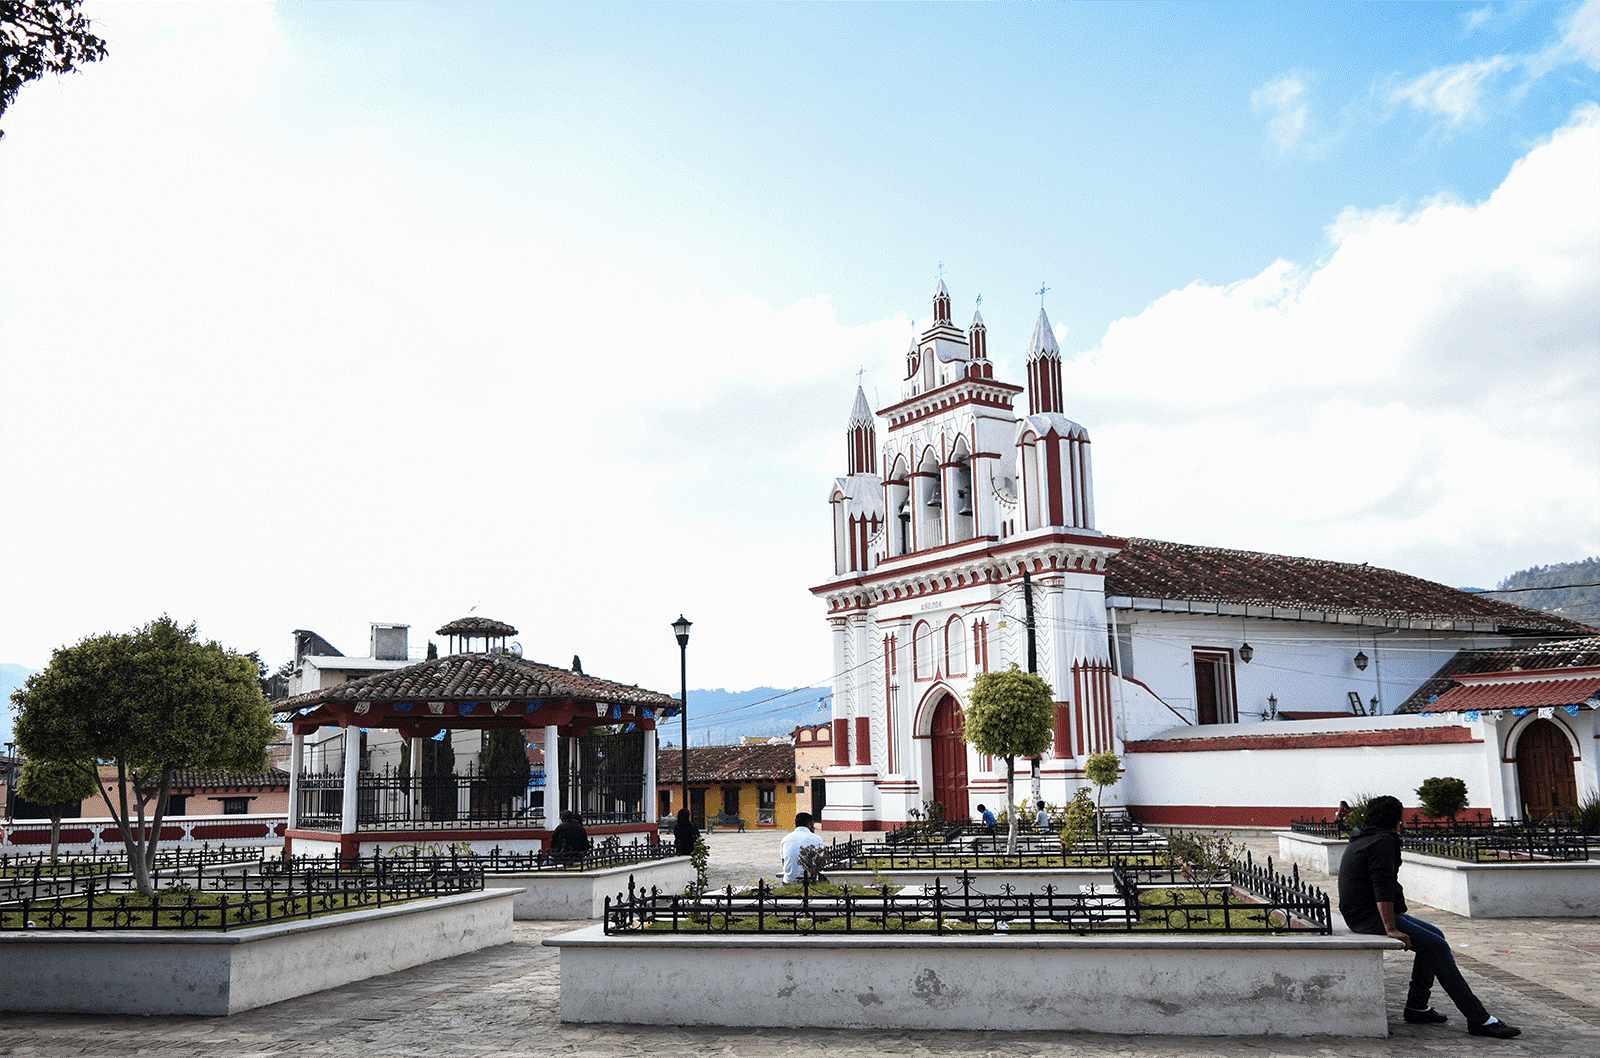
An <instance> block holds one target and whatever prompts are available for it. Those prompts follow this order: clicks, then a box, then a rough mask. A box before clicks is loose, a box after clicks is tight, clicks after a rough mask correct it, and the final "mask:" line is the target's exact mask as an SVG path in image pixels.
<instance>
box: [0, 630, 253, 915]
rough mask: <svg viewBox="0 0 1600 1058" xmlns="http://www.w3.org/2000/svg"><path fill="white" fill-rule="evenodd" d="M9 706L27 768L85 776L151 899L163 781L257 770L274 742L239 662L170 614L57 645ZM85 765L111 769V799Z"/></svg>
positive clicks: (248, 670) (247, 667)
mask: <svg viewBox="0 0 1600 1058" xmlns="http://www.w3.org/2000/svg"><path fill="white" fill-rule="evenodd" d="M11 701H12V702H13V704H14V705H15V706H16V708H17V721H16V736H17V745H18V746H20V747H21V748H22V750H23V752H24V753H26V754H27V756H28V758H29V760H37V761H42V762H58V763H65V764H71V765H76V766H78V767H81V768H85V769H91V770H93V771H94V773H95V783H96V785H97V786H98V787H99V790H100V795H101V796H102V797H103V798H105V802H106V807H107V808H108V809H110V811H111V816H112V818H113V819H115V820H116V823H117V827H118V829H119V830H121V832H122V841H123V845H124V847H125V848H126V850H127V853H128V867H129V869H130V870H131V871H132V872H133V876H134V880H135V883H136V884H137V885H138V887H139V891H140V892H142V893H145V894H146V895H153V894H154V888H153V887H152V886H151V883H150V871H151V868H152V867H153V866H154V864H155V854H156V844H157V842H158V840H159V838H160V835H161V824H162V821H163V817H164V816H165V813H166V806H167V795H168V794H169V793H171V791H172V776H173V773H174V772H176V771H178V770H179V769H182V768H205V769H210V770H215V771H222V772H258V771H262V770H263V769H265V768H266V766H267V753H266V747H267V743H269V742H271V741H272V739H273V738H274V737H275V736H276V735H277V729H276V728H275V727H273V724H272V715H271V713H270V711H269V710H268V708H267V703H266V701H265V700H263V699H262V697H261V687H260V685H259V684H258V683H257V671H256V665H255V662H254V661H252V660H251V658H250V656H249V655H247V654H238V653H235V652H234V651H231V650H227V649H224V648H223V647H222V646H221V645H219V644H217V643H215V642H205V643H202V642H200V641H199V640H197V639H196V638H195V628H194V625H192V624H190V625H188V626H186V627H185V626H179V625H178V624H177V623H176V622H174V621H173V620H172V619H171V618H170V617H161V618H159V619H157V620H155V621H151V622H150V623H149V624H147V625H145V626H144V627H142V628H138V629H135V630H134V631H132V632H129V633H126V634H123V635H116V634H113V633H107V634H105V635H99V636H90V637H88V638H85V639H83V640H82V641H80V642H78V643H77V644H75V645H73V646H70V647H59V648H57V650H56V651H55V654H54V655H53V656H52V657H51V659H50V664H49V666H48V667H47V668H46V669H45V670H44V671H43V672H38V673H35V674H33V675H32V676H29V677H28V682H27V683H26V684H24V685H23V687H22V688H21V689H19V690H17V691H16V692H15V693H13V694H12V696H11ZM96 761H101V762H104V763H106V764H114V765H115V766H116V779H115V785H116V792H115V795H114V796H113V794H112V792H111V791H110V790H108V789H107V786H106V782H105V781H103V780H102V779H101V778H100V776H99V770H98V769H97V768H94V762H96ZM130 795H131V796H132V799H133V805H132V806H131V807H130V805H129V797H130ZM152 801H154V802H155V813H154V818H153V820H151V821H150V822H149V825H148V826H147V825H146V821H147V814H146V808H147V807H148V806H149V805H150V803H151V802H152ZM135 814H137V816H138V823H137V824H135V823H134V821H133V818H132V817H133V815H135Z"/></svg>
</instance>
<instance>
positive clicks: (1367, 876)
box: [1339, 794, 1522, 1040]
mask: <svg viewBox="0 0 1600 1058" xmlns="http://www.w3.org/2000/svg"><path fill="white" fill-rule="evenodd" d="M1403 811H1404V810H1403V809H1402V807H1401V805H1400V800H1399V798H1396V797H1390V796H1388V795H1387V794H1386V795H1384V796H1382V797H1374V798H1373V799H1372V800H1371V801H1369V802H1367V814H1366V818H1365V820H1363V822H1362V825H1361V826H1359V827H1357V828H1356V829H1355V831H1354V832H1353V833H1351V835H1350V844H1349V846H1348V847H1347V848H1346V849H1345V852H1344V859H1343V860H1342V861H1341V862H1340V864H1339V913H1340V914H1341V915H1343V916H1344V922H1345V925H1347V926H1349V927H1350V929H1351V930H1352V931H1354V932H1356V933H1367V934H1371V935H1373V936H1380V937H1381V936H1389V937H1393V938H1394V939H1395V940H1397V941H1399V942H1400V943H1401V944H1404V945H1405V946H1406V949H1407V950H1408V951H1414V952H1416V953H1417V958H1416V962H1415V963H1414V964H1413V965H1412V967H1411V991H1410V992H1409V993H1408V994H1407V995H1406V1007H1405V1019H1406V1021H1407V1022H1408V1023H1410V1024H1412V1025H1437V1024H1441V1023H1443V1022H1446V1021H1449V1020H1450V1019H1449V1018H1448V1017H1446V1016H1445V1015H1443V1014H1441V1013H1439V1012H1438V1011H1437V1010H1434V1009H1433V1007H1432V1006H1430V1005H1429V1003H1428V994H1429V993H1430V992H1431V991H1432V990H1433V982H1434V981H1435V980H1437V981H1438V982H1439V984H1440V985H1441V986H1443V988H1444V990H1445V993H1446V994H1447V995H1449V997H1450V1001H1451V1002H1453V1003H1454V1004H1455V1005H1456V1009H1458V1010H1460V1011H1461V1015H1462V1017H1464V1018H1466V1019H1467V1031H1468V1032H1469V1033H1471V1034H1472V1035H1474V1036H1492V1037H1494V1038H1495V1039H1500V1040H1509V1039H1511V1038H1513V1037H1515V1036H1519V1035H1521V1034H1522V1030H1521V1029H1519V1028H1517V1027H1516V1026H1515V1025H1509V1024H1507V1023H1506V1022H1504V1021H1501V1020H1500V1019H1499V1018H1496V1017H1494V1016H1492V1015H1491V1014H1490V1013H1489V1012H1488V1011H1487V1010H1485V1009H1484V1006H1483V1003H1482V1002H1480V1001H1479V999H1478V997H1477V996H1476V995H1474V994H1473V991H1472V988H1471V986H1470V985H1468V984H1467V982H1466V980H1465V979H1464V978H1463V977H1462V976H1461V970H1460V969H1459V968H1458V967H1457V966H1456V958H1455V956H1454V955H1452V954H1451V953H1450V945H1449V943H1447V942H1446V941H1445V939H1444V933H1443V932H1442V931H1441V930H1440V929H1439V928H1438V927H1437V926H1434V925H1432V924H1431V923H1428V922H1424V921H1423V920H1422V919H1420V918H1416V917H1415V916H1412V915H1408V914H1406V896H1405V891H1404V890H1403V889H1401V887H1400V880H1399V874H1400V834H1399V827H1400V817H1401V815H1402V814H1403Z"/></svg>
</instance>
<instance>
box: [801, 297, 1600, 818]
mask: <svg viewBox="0 0 1600 1058" xmlns="http://www.w3.org/2000/svg"><path fill="white" fill-rule="evenodd" d="M987 343H988V333H987V329H986V327H985V325H984V321H983V319H982V317H981V316H980V315H978V314H977V313H974V315H973V319H972V323H971V325H970V326H969V327H967V329H966V330H962V329H961V328H960V327H959V326H957V325H956V324H955V323H954V322H952V319H951V306H950V294H949V292H948V291H947V290H946V289H945V285H944V283H943V281H942V280H941V281H940V282H939V284H938V286H937V288H936V289H935V292H934V299H933V318H932V320H931V322H929V324H928V325H927V327H926V328H925V329H923V330H922V331H921V333H920V336H919V337H918V338H917V339H916V340H915V341H914V342H913V343H912V345H911V347H910V349H909V350H908V351H907V353H906V374H905V378H904V380H903V382H902V383H901V392H900V399H899V400H898V401H897V402H896V403H894V404H891V405H889V406H888V407H886V408H882V409H879V410H877V411H876V412H874V410H873V409H872V407H871V406H870V405H869V404H868V402H867V398H866V394H865V392H864V391H863V390H861V389H858V390H857V392H856V398H855V404H854V407H853V409H852V411H851V414H850V419H849V423H848V426H847V428H846V442H847V443H846V474H845V476H843V477H840V478H838V479H837V480H836V481H835V483H834V485H833V488H832V491H831V493H830V496H829V502H830V503H831V505H832V509H833V569H832V575H831V576H830V577H829V578H828V579H827V580H826V581H825V582H824V583H823V584H821V585H819V586H817V587H815V588H813V589H812V592H813V593H814V594H815V595H817V596H819V597H820V598H822V599H823V600H825V602H826V604H827V619H828V622H829V625H830V628H831V630H832V634H833V653H834V671H835V672H836V673H837V674H838V675H837V676H836V677H835V683H834V694H833V716H832V723H833V745H834V763H833V765H832V766H831V767H830V768H829V769H828V770H827V772H826V775H825V777H824V781H825V790H826V807H825V808H824V810H823V819H822V825H823V827H824V828H825V829H830V830H881V829H890V828H893V827H895V826H897V825H899V824H901V823H903V822H905V821H907V820H908V819H910V818H912V815H911V813H912V812H913V811H916V810H919V809H921V808H922V807H923V806H924V804H925V803H927V802H937V803H938V804H940V805H941V806H943V808H944V810H945V812H946V814H947V815H950V816H953V817H963V816H968V815H971V814H972V813H973V810H974V808H975V806H976V805H977V804H979V803H986V804H987V805H989V807H991V808H996V809H998V808H1000V807H1001V806H1003V804H1004V801H1005V763H1004V761H1003V760H997V759H992V758H989V757H985V756H983V755H981V754H978V753H977V752H976V751H975V750H973V749H972V748H971V747H970V746H969V745H968V744H967V743H965V742H964V741H963V740H962V738H961V731H962V717H963V710H964V707H965V702H966V696H967V694H968V693H969V691H970V689H971V686H972V680H973V677H975V676H976V675H977V674H978V673H980V672H985V671H989V670H991V669H995V668H1005V667H1007V666H1009V665H1012V664H1015V665H1017V666H1018V667H1019V668H1022V669H1025V670H1029V669H1031V670H1032V671H1035V672H1037V673H1038V674H1039V675H1040V676H1041V677H1042V678H1043V679H1044V680H1045V681H1046V682H1048V683H1049V684H1050V685H1051V687H1052V688H1054V690H1055V695H1056V717H1055V731H1054V745H1053V746H1052V748H1051V749H1050V750H1049V751H1048V752H1047V753H1046V755H1045V756H1044V757H1043V758H1042V759H1041V761H1040V795H1041V796H1042V797H1043V798H1044V799H1045V800H1046V801H1047V802H1049V803H1052V804H1056V805H1061V804H1065V803H1066V802H1067V801H1068V800H1070V799H1071V796H1072V793H1073V792H1074V791H1075V790H1076V789H1077V788H1079V787H1080V786H1083V785H1086V780H1085V779H1084V777H1083V768H1084V763H1085V760H1086V758H1087V757H1088V756H1089V755H1090V754H1093V753H1098V752H1102V751H1107V750H1109V751H1112V752H1116V753H1118V754H1120V755H1122V758H1123V764H1124V769H1125V772H1124V775H1123V778H1122V780H1121V781H1119V783H1118V784H1117V785H1116V786H1115V787H1112V788H1111V789H1110V790H1108V791H1107V803H1111V802H1112V801H1116V802H1118V803H1121V804H1124V805H1127V806H1128V807H1129V808H1130V809H1131V810H1133V811H1134V813H1135V814H1136V815H1137V816H1139V817H1140V818H1142V819H1144V820H1145V821H1146V822H1151V823H1170V824H1186V823H1187V824H1214V825H1223V824H1230V825H1278V826H1281V825H1286V824H1287V823H1288V822H1289V821H1290V820H1291V819H1293V818H1298V817H1302V816H1308V817H1313V818H1314V817H1317V816H1322V815H1331V813H1332V811H1333V809H1334V807H1335V806H1337V804H1338V802H1339V801H1340V800H1345V799H1353V798H1354V797H1356V796H1358V795H1359V794H1361V793H1363V792H1374V793H1376V792H1392V793H1395V794H1397V795H1398V796H1400V797H1401V798H1402V800H1405V801H1407V802H1408V803H1412V802H1413V801H1414V798H1412V797H1410V796H1409V795H1410V792H1411V790H1412V789H1413V788H1414V787H1415V786H1417V785H1419V784H1420V782H1421V781H1422V779H1424V778H1427V777H1428V776H1430V775H1456V776H1458V777H1461V778H1464V779H1466V780H1467V782H1468V786H1469V791H1470V795H1471V796H1472V801H1471V803H1472V805H1474V806H1477V807H1479V808H1481V809H1482V810H1483V811H1485V812H1493V814H1495V815H1496V816H1500V817H1505V816H1507V815H1515V814H1517V813H1518V809H1519V806H1523V805H1526V804H1527V803H1528V802H1529V801H1530V797H1529V794H1530V793H1535V791H1533V790H1532V787H1533V786H1534V785H1536V784H1538V783H1543V782H1545V781H1546V779H1545V778H1542V777H1543V776H1546V775H1554V776H1555V778H1554V779H1552V780H1550V781H1554V782H1558V783H1561V784H1565V785H1561V786H1560V788H1559V789H1556V790H1554V791H1553V792H1550V793H1549V796H1550V797H1552V798H1555V799H1556V800H1559V799H1560V798H1561V797H1564V796H1567V794H1566V793H1565V792H1564V791H1565V790H1566V789H1567V787H1568V786H1570V787H1572V788H1576V789H1580V790H1582V789H1586V788H1588V787H1593V786H1595V785H1597V784H1600V772H1597V770H1596V767H1595V759H1596V752H1595V736H1596V725H1595V715H1596V707H1597V706H1600V699H1595V698H1593V697H1592V696H1590V694H1591V692H1592V691H1593V690H1594V689H1595V688H1591V687H1589V683H1590V682H1593V683H1594V684H1595V687H1600V679H1596V680H1588V681H1586V680H1577V681H1574V680H1572V679H1569V677H1572V676H1578V675H1581V674H1583V673H1582V672H1580V670H1587V674H1588V675H1590V676H1596V677H1600V668H1594V667H1593V666H1594V664H1595V662H1596V661H1600V658H1595V657H1594V655H1595V654H1596V650H1595V645H1596V644H1597V643H1600V641H1597V640H1594V639H1586V638H1585V637H1593V636H1595V634H1596V632H1595V630H1594V629H1591V628H1587V627H1585V626H1583V625H1580V624H1578V623H1576V622H1573V621H1568V620H1565V619H1562V618H1559V617H1555V616H1553V615H1550V614H1545V613H1540V612H1537V611H1532V610H1527V609H1524V608H1522V607H1517V606H1513V605H1510V604H1507V603H1503V602H1499V601H1497V600H1494V599H1491V598H1487V597H1485V596H1482V595H1477V594H1472V593H1467V592H1462V591H1458V590H1456V589H1454V588H1450V587H1447V586H1445V585H1441V584H1436V583H1433V582H1430V581H1425V580H1421V579H1420V578H1416V577H1411V576H1408V575H1406V574H1402V573H1397V572H1394V571H1391V570H1384V569H1378V568H1375V567H1369V566H1366V565H1354V564H1350V563H1341V562H1326V561H1319V560H1314V559H1304V558H1293V557H1289V556H1282V555H1270V554H1262V553H1258V552H1247V551H1234V550H1228V549H1222V548H1208V547H1195V546H1190V545H1184V544H1176V543H1168V542H1163V541H1155V540H1145V539H1140V538H1136V537H1131V536H1118V535H1110V534H1107V533H1106V532H1104V531H1102V530H1101V529H1100V528H1099V527H1098V526H1097V524H1096V520H1095V504H1094V474H1093V462H1092V459H1091V449H1090V442H1089V433H1088V431H1087V430H1086V429H1085V428H1084V427H1083V426H1081V425H1079V424H1078V423H1076V422H1074V421H1073V420H1071V419H1070V418H1068V417H1067V408H1066V405H1065V401H1064V399H1063V393H1062V385H1061V351H1060V349H1059V348H1058V347H1057V344H1056V341H1055V338H1054V335H1053V332H1052V330H1051V326H1050V321H1049V319H1048V318H1047V317H1046V315H1045V312H1044V310H1043V308H1042V307H1041V309H1040V312H1039V317H1038V320H1037V322H1036V323H1035V325H1034V328H1033V334H1032V337H1031V339H1030V340H1029V343H1028V349H1027V376H1028V377H1027V385H1026V387H1022V386H1017V385H1013V384H1011V383H1008V382H1005V381H1002V380H999V379H996V378H995V375H994V366H993V364H992V363H991V362H990V361H989V359H988V349H987ZM1024 399H1025V400H1026V413H1025V414H1024V413H1022V411H1021V408H1020V407H1019V402H1020V401H1021V400H1024ZM880 420H881V422H880ZM880 427H881V429H882V431H883V433H882V438H881V440H880V437H879V430H880ZM1564 643H1570V644H1572V645H1573V646H1574V647H1576V648H1577V650H1576V652H1574V651H1573V650H1566V651H1565V652H1563V651H1562V650H1560V649H1556V648H1559V647H1560V645H1561V644H1564ZM1523 648H1526V649H1534V650H1543V651H1544V654H1542V655H1540V656H1541V657H1543V658H1545V660H1546V661H1550V659H1551V658H1554V660H1553V661H1550V664H1551V665H1553V666H1554V670H1553V672H1554V674H1553V675H1551V676H1550V677H1549V681H1548V682H1549V683H1550V685H1551V686H1552V687H1553V688H1555V689H1554V690H1551V691H1550V692H1549V693H1544V692H1540V693H1541V694H1543V695H1544V697H1549V698H1552V701H1551V702H1550V703H1547V704H1541V705H1533V706H1529V705H1528V703H1527V702H1524V701H1522V700H1521V699H1518V704H1517V705H1515V706H1513V707H1512V708H1510V709H1507V710H1500V711H1496V710H1493V709H1491V710H1488V711H1484V710H1473V711H1471V712H1462V711H1451V710H1450V708H1449V706H1448V703H1445V706H1444V708H1442V709H1439V708H1433V706H1435V705H1436V703H1437V701H1438V700H1440V694H1439V693H1438V691H1439V690H1440V689H1441V688H1443V689H1448V687H1449V686H1451V683H1450V680H1449V679H1448V678H1444V677H1441V675H1440V674H1441V673H1444V672H1446V671H1447V670H1448V669H1449V667H1450V666H1451V665H1454V666H1455V668H1456V669H1465V668H1470V667H1472V666H1466V665H1464V663H1463V662H1462V661H1461V659H1462V658H1463V657H1468V658H1470V657H1475V656H1480V655H1482V656H1494V657H1500V656H1502V655H1504V654H1505V652H1507V651H1511V652H1513V653H1515V651H1516V650H1518V649H1523ZM1552 649H1555V653H1554V654H1551V653H1550V652H1551V650H1552ZM1463 652H1465V653H1463ZM1496 652H1499V653H1496ZM1584 663H1587V664H1584ZM1575 664H1576V665H1577V666H1578V668H1577V669H1574V668H1573V666H1574V665H1575ZM1478 668H1481V666H1478ZM1540 671H1541V672H1542V671H1543V670H1540ZM1441 678H1444V683H1443V684H1440V683H1439V679H1441ZM1523 682H1526V680H1524V681H1523ZM1583 688H1588V689H1587V690H1583ZM1424 690H1429V691H1431V693H1430V694H1429V695H1428V698H1420V699H1419V697H1418V696H1419V695H1420V694H1422V692H1424ZM1580 690H1582V694H1583V695H1584V696H1585V697H1579V698H1577V699H1576V700H1575V701H1572V702H1568V701H1566V700H1565V699H1567V698H1572V697H1574V695H1577V694H1579V692H1580ZM1535 697H1539V696H1538V695H1535ZM1429 699H1433V700H1434V701H1430V700H1429ZM1554 699H1561V700H1560V701H1555V700H1554ZM1540 701H1541V702H1543V698H1540ZM1558 707H1559V712H1558ZM1518 708H1520V713H1519V712H1517V709H1518ZM1530 710H1536V711H1537V712H1534V713H1532V714H1530ZM1497 713H1498V715H1497ZM1530 715H1531V716H1532V721H1533V722H1538V723H1545V724H1548V725H1550V726H1551V729H1552V730H1551V731H1543V730H1542V729H1541V734H1540V737H1539V738H1536V739H1529V740H1527V745H1528V751H1529V753H1530V754H1531V752H1532V747H1533V746H1534V745H1535V744H1536V743H1537V744H1538V745H1539V746H1542V747H1548V748H1547V749H1545V750H1541V752H1542V753H1543V754H1544V758H1549V759H1544V758H1541V759H1540V760H1539V761H1537V762H1535V761H1533V760H1532V759H1531V757H1530V759H1529V760H1528V761H1527V762H1524V763H1519V761H1518V759H1517V745H1518V743H1519V741H1521V739H1520V733H1523V732H1525V731H1526V730H1527V729H1528V728H1529V726H1530V720H1529V716H1530ZM1557 757H1559V758H1561V759H1560V760H1555V758H1557ZM1524 764H1525V765H1526V766H1524ZM1450 769H1454V770H1450ZM1563 769H1565V770H1563ZM1535 775H1538V776H1541V778H1537V779H1536V778H1534V777H1533V776H1535ZM1523 787H1528V789H1524V788H1523ZM1020 788H1021V789H1022V790H1024V791H1026V790H1027V789H1028V784H1027V783H1026V782H1023V783H1022V784H1020ZM1538 796H1543V794H1540V795H1538ZM1538 796H1535V797H1534V798H1533V800H1534V801H1537V800H1538Z"/></svg>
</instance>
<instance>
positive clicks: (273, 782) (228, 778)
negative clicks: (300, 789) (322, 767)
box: [172, 768, 289, 790]
mask: <svg viewBox="0 0 1600 1058" xmlns="http://www.w3.org/2000/svg"><path fill="white" fill-rule="evenodd" d="M279 787H281V788H283V789H285V790H287V789H288V788H289V773H288V772H286V771H284V770H283V769H282V768H269V769H268V770H266V771H264V772H250V773H248V774H243V775H234V774H230V773H228V772H224V771H211V770H201V769H189V768H185V769H183V770H181V771H175V772H173V773H172V788H173V789H174V790H238V789H247V788H253V789H261V788H266V789H276V788H279Z"/></svg>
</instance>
